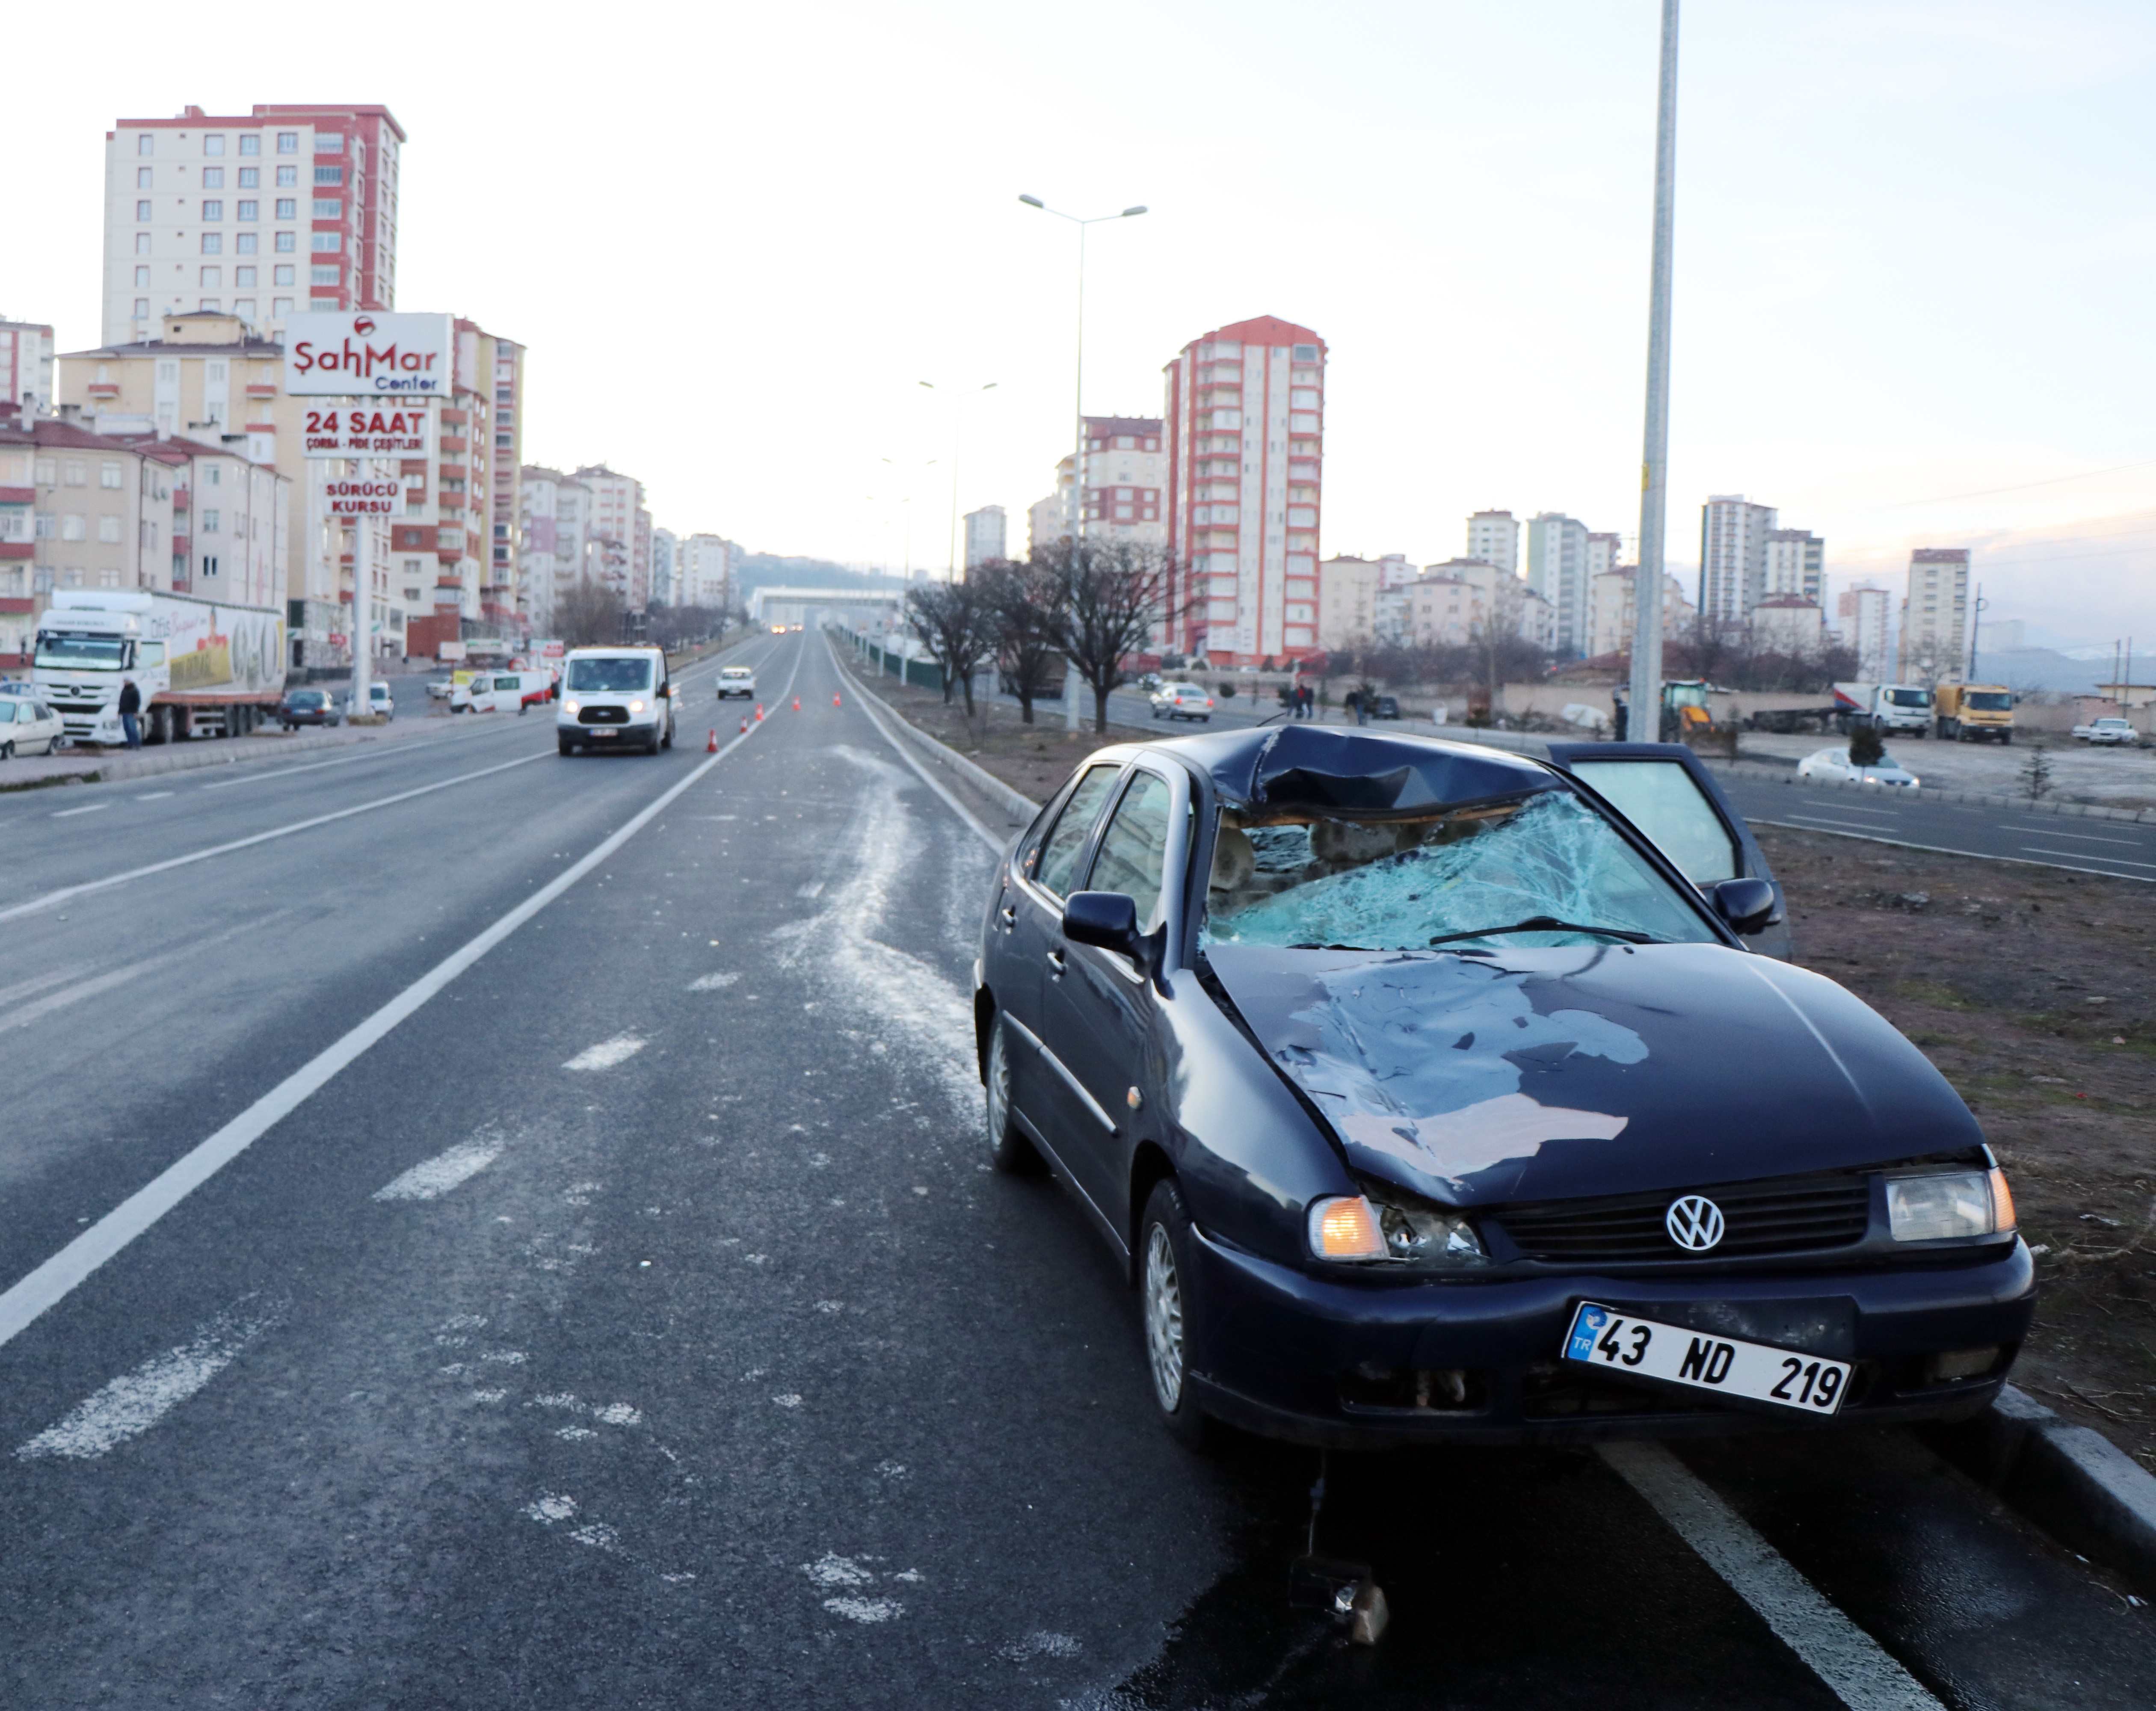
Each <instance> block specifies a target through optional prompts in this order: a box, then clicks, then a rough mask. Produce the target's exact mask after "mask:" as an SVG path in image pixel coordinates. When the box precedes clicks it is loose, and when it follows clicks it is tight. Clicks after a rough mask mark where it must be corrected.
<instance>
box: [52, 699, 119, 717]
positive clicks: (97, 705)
mask: <svg viewBox="0 0 2156 1711" xmlns="http://www.w3.org/2000/svg"><path fill="white" fill-rule="evenodd" d="M45 705H46V706H49V707H50V708H51V709H52V710H53V711H54V712H56V713H80V714H81V715H83V716H84V717H90V716H91V715H93V714H96V713H100V712H104V711H105V703H104V702H103V701H47V702H46V703H45Z"/></svg>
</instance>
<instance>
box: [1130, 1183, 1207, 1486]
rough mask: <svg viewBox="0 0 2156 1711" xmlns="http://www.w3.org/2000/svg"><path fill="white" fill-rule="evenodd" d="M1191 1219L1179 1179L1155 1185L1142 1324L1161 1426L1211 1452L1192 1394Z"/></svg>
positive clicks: (1143, 1235) (1187, 1444) (1141, 1240)
mask: <svg viewBox="0 0 2156 1711" xmlns="http://www.w3.org/2000/svg"><path fill="white" fill-rule="evenodd" d="M1189 1277H1190V1214H1189V1212H1188V1210H1186V1209H1185V1208H1184V1206H1183V1190H1182V1189H1181V1188H1180V1187H1178V1185H1177V1184H1176V1181H1175V1179H1174V1178H1173V1177H1172V1176H1171V1177H1165V1178H1163V1179H1162V1180H1160V1181H1159V1182H1157V1183H1155V1184H1153V1190H1152V1195H1150V1196H1149V1197H1148V1198H1147V1201H1146V1208H1145V1216H1144V1217H1143V1218H1142V1219H1141V1220H1139V1223H1138V1323H1139V1330H1140V1336H1141V1341H1142V1346H1143V1348H1144V1349H1145V1357H1146V1374H1147V1380H1149V1382H1150V1383H1151V1385H1152V1400H1153V1405H1154V1406H1155V1407H1156V1408H1157V1409H1158V1410H1159V1412H1160V1421H1161V1424H1162V1425H1163V1426H1166V1427H1167V1428H1168V1436H1171V1437H1173V1439H1175V1441H1177V1442H1178V1443H1179V1444H1181V1445H1182V1446H1183V1447H1184V1448H1185V1449H1188V1450H1199V1449H1203V1448H1204V1446H1205V1444H1206V1441H1207V1440H1208V1439H1209V1437H1210V1436H1211V1435H1212V1424H1211V1422H1210V1421H1209V1420H1208V1419H1207V1418H1206V1416H1205V1414H1204V1411H1203V1410H1201V1409H1200V1408H1199V1405H1198V1402H1197V1399H1196V1397H1194V1396H1193V1395H1192V1394H1191V1388H1190V1367H1191V1359H1190V1352H1191V1338H1190V1329H1189V1327H1190V1291H1189Z"/></svg>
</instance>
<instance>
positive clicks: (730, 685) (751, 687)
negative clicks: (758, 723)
mask: <svg viewBox="0 0 2156 1711" xmlns="http://www.w3.org/2000/svg"><path fill="white" fill-rule="evenodd" d="M731 696H740V697H741V698H742V700H743V701H754V700H755V699H756V673H755V672H753V671H750V670H749V668H748V667H747V666H746V665H727V666H725V667H723V668H721V671H720V672H719V699H720V700H721V701H726V700H727V699H728V698H729V697H731Z"/></svg>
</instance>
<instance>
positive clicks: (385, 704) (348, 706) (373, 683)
mask: <svg viewBox="0 0 2156 1711" xmlns="http://www.w3.org/2000/svg"><path fill="white" fill-rule="evenodd" d="M356 698H357V697H355V696H350V695H347V696H345V698H344V711H345V717H346V718H349V717H352V714H353V713H355V712H357V711H358V709H357V707H355V706H353V705H352V703H353V701H354V700H355V699H356ZM367 703H368V706H367V711H368V712H372V713H378V714H380V715H381V716H382V717H383V718H385V719H393V718H395V717H397V703H396V702H395V701H392V700H391V699H390V696H389V686H388V684H386V683H384V682H383V681H382V680H381V679H380V678H379V677H373V678H369V679H368V680H367Z"/></svg>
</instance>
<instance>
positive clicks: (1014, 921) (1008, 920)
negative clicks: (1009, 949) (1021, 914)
mask: <svg viewBox="0 0 2156 1711" xmlns="http://www.w3.org/2000/svg"><path fill="white" fill-rule="evenodd" d="M996 913H997V914H998V915H1000V916H1001V917H1003V923H1004V932H1006V933H1009V931H1010V930H1011V928H1013V927H1015V926H1017V925H1018V911H1017V910H1016V909H1014V908H1013V907H1011V906H1010V905H1009V903H1006V904H1004V906H1003V907H1002V908H1000V909H998V910H997V911H996Z"/></svg>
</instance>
